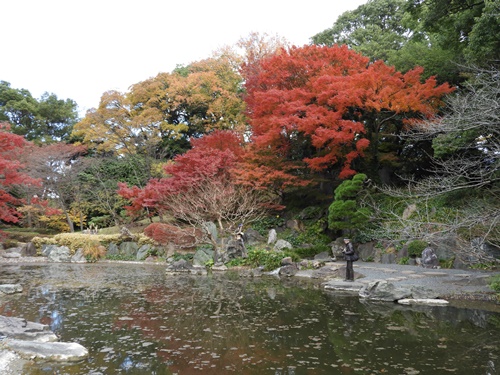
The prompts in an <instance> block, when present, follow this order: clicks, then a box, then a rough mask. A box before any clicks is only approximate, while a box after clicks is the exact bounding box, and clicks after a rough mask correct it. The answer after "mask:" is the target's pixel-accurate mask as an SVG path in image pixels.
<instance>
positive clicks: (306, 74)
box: [245, 46, 452, 188]
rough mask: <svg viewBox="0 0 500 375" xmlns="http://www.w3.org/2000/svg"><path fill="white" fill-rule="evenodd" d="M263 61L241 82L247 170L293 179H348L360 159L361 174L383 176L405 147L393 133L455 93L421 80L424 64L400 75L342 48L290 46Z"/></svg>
mask: <svg viewBox="0 0 500 375" xmlns="http://www.w3.org/2000/svg"><path fill="white" fill-rule="evenodd" d="M261 64H262V71H261V72H260V73H259V74H258V75H257V76H256V77H254V78H253V79H252V80H251V81H250V82H247V83H246V84H247V87H249V90H248V95H247V97H246V102H247V106H248V116H249V118H250V122H251V126H252V131H253V133H252V145H251V146H252V149H251V153H250V154H249V155H248V157H247V166H246V168H245V170H246V171H248V173H249V174H252V173H253V174H255V173H256V171H259V170H264V169H267V170H268V171H274V174H275V175H276V176H277V178H278V180H279V181H286V183H292V184H295V183H298V181H294V180H293V179H297V178H299V179H302V180H304V179H308V178H309V176H308V173H309V171H310V170H312V171H313V172H316V173H318V172H321V173H324V174H326V175H329V176H330V177H329V178H330V179H334V178H337V177H338V178H340V179H345V178H348V177H350V176H353V175H354V174H355V173H356V171H355V169H354V168H355V163H356V162H358V161H357V159H358V158H360V157H363V158H364V159H365V161H364V162H363V163H364V165H361V164H359V165H360V166H362V168H360V169H362V170H360V171H361V172H365V173H367V174H368V175H369V176H370V177H372V178H377V179H378V178H381V177H382V178H383V177H384V174H385V175H388V174H389V173H387V171H386V169H388V170H389V171H390V170H391V169H394V168H400V167H401V162H402V160H401V159H400V155H402V154H403V151H404V150H403V149H404V146H405V145H404V144H403V143H401V142H400V141H399V140H398V138H397V136H398V135H399V134H400V133H401V131H402V130H403V129H404V128H405V127H406V126H409V124H410V121H411V120H413V119H417V118H421V117H426V116H432V115H433V114H435V113H436V110H437V108H438V107H439V105H440V104H441V100H440V98H441V97H442V96H443V95H444V94H446V93H449V92H451V91H452V89H451V88H450V87H449V86H448V85H437V83H436V81H435V79H433V78H429V79H428V80H426V81H425V82H423V83H422V82H421V81H420V77H421V72H422V71H421V69H414V70H412V71H409V72H407V73H406V74H402V73H399V72H397V71H395V70H394V68H391V67H389V66H387V65H385V64H384V63H383V62H381V61H378V62H375V63H373V64H368V58H366V57H363V56H361V55H359V54H357V53H355V52H353V51H350V50H349V49H348V48H347V47H346V46H333V47H318V46H304V47H301V48H297V47H293V48H291V49H290V50H289V51H283V53H281V54H277V55H275V56H273V57H271V58H269V59H265V60H263V61H262V62H261ZM252 161H255V164H252ZM286 177H288V179H287V180H285V178H286ZM270 182H271V181H269V183H270ZM284 185H285V183H283V184H282V187H283V188H284Z"/></svg>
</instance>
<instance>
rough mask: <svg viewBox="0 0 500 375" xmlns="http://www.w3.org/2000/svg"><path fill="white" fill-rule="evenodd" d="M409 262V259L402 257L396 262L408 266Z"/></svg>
mask: <svg viewBox="0 0 500 375" xmlns="http://www.w3.org/2000/svg"><path fill="white" fill-rule="evenodd" d="M409 260H410V258H409V257H402V258H401V259H399V260H398V264H408V261H409Z"/></svg>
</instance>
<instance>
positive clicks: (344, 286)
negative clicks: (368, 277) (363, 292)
mask: <svg viewBox="0 0 500 375" xmlns="http://www.w3.org/2000/svg"><path fill="white" fill-rule="evenodd" d="M363 286H364V285H363V284H362V283H360V282H357V281H342V280H330V281H328V282H326V283H324V284H323V287H324V288H325V289H326V290H338V291H344V292H353V293H358V292H359V291H360V289H361V288H362V287H363Z"/></svg>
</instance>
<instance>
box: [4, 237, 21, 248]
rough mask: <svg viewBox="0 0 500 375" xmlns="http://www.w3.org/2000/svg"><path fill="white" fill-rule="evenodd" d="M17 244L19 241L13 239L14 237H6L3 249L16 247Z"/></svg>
mask: <svg viewBox="0 0 500 375" xmlns="http://www.w3.org/2000/svg"><path fill="white" fill-rule="evenodd" d="M18 244H19V242H17V240H14V239H11V238H8V239H6V240H5V241H4V242H3V247H4V249H10V248H12V247H17V246H18Z"/></svg>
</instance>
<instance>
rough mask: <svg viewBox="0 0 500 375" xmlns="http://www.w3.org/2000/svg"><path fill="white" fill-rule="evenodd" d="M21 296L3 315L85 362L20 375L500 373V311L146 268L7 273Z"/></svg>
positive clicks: (2, 305) (19, 268) (4, 304)
mask: <svg viewBox="0 0 500 375" xmlns="http://www.w3.org/2000/svg"><path fill="white" fill-rule="evenodd" d="M0 270H1V271H0V276H1V277H2V278H3V279H5V278H17V279H19V282H20V283H21V284H22V285H23V286H24V288H25V292H24V293H23V294H21V295H16V296H13V297H9V298H8V299H7V300H2V301H1V302H0V315H6V316H15V317H23V318H25V319H27V320H30V321H34V322H40V323H44V324H48V325H49V326H50V327H51V329H52V330H53V331H54V332H55V333H56V334H57V335H58V336H59V337H60V341H65V342H78V343H80V344H81V345H83V346H85V347H86V348H88V349H89V358H88V360H85V361H83V362H79V363H76V364H74V363H73V364H53V363H35V364H33V363H30V364H28V365H27V366H26V367H25V369H24V372H23V374H24V375H40V374H51V375H52V374H156V375H163V374H164V375H173V374H179V375H182V374H231V373H237V374H273V375H285V374H287V375H298V374H308V375H311V374H312V375H314V374H464V375H465V374H467V375H469V374H497V373H500V371H499V368H500V358H499V355H500V314H499V313H498V312H496V311H494V309H486V308H484V309H483V308H482V307H481V306H479V305H477V304H475V305H472V306H467V305H465V306H463V307H462V306H460V307H458V306H447V307H418V308H417V307H409V306H400V305H397V304H392V303H367V302H362V301H360V300H359V298H357V297H355V296H349V295H341V294H336V293H332V292H326V291H324V290H322V289H321V288H320V287H319V286H318V285H317V284H313V283H311V282H302V281H297V280H294V279H293V278H290V279H285V280H283V279H281V280H279V279H277V278H275V277H263V278H241V277H239V276H238V274H236V273H232V272H228V273H225V274H213V275H208V276H190V275H173V276H172V275H166V274H165V266H164V265H163V266H160V265H138V264H129V265H128V264H112V263H110V264H99V263H98V264H81V265H74V264H50V265H46V264H44V265H1V266H0Z"/></svg>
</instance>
